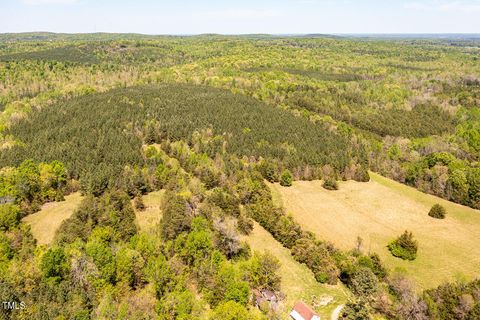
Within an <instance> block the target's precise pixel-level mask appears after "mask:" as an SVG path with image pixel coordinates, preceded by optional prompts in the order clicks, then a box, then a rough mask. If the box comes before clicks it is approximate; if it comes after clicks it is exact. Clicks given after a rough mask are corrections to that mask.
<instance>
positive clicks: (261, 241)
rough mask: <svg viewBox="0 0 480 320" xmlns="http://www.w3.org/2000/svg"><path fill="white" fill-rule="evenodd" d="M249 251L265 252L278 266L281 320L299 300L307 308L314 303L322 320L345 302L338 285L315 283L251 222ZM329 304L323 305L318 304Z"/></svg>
mask: <svg viewBox="0 0 480 320" xmlns="http://www.w3.org/2000/svg"><path fill="white" fill-rule="evenodd" d="M245 240H246V241H247V242H248V244H249V245H250V247H251V248H252V250H254V251H259V252H263V251H268V252H270V253H272V254H273V255H275V256H276V257H277V258H278V259H279V260H280V263H281V267H280V270H279V274H280V275H281V276H282V286H281V291H282V292H283V293H284V294H285V296H286V299H285V301H284V305H283V310H282V311H283V314H284V316H285V319H290V318H289V317H288V314H289V312H290V311H291V308H292V307H293V305H294V304H295V302H297V301H299V300H302V301H304V302H305V303H307V304H309V305H310V306H314V305H315V304H317V307H316V311H317V312H318V313H319V314H320V316H321V317H322V319H330V315H331V313H332V312H333V310H334V309H335V308H336V307H337V306H339V305H340V304H344V303H345V302H346V301H347V299H348V294H347V289H345V288H343V287H342V286H340V285H338V286H328V285H322V284H320V283H318V282H317V281H316V280H315V278H314V276H313V273H312V272H311V271H310V270H309V269H308V268H307V267H306V266H305V265H302V264H300V263H298V262H296V261H295V260H294V259H293V257H292V256H291V255H290V251H289V250H288V249H286V248H284V247H283V246H282V245H281V244H280V243H279V242H277V241H276V240H275V239H274V238H273V237H272V236H271V235H270V233H268V231H266V230H265V229H263V228H262V227H261V226H260V225H259V224H257V223H255V227H254V229H253V232H252V233H251V234H250V235H249V236H248V237H245ZM322 301H323V303H326V302H327V301H329V303H328V304H326V305H323V306H322V305H321V304H322Z"/></svg>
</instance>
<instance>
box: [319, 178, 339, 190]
mask: <svg viewBox="0 0 480 320" xmlns="http://www.w3.org/2000/svg"><path fill="white" fill-rule="evenodd" d="M322 187H324V188H325V189H327V190H338V183H337V180H335V179H333V178H327V179H325V181H324V182H323V185H322Z"/></svg>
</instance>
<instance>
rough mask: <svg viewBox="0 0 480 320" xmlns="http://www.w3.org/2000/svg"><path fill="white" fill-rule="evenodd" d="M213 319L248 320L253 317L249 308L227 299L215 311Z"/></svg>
mask: <svg viewBox="0 0 480 320" xmlns="http://www.w3.org/2000/svg"><path fill="white" fill-rule="evenodd" d="M211 319H212V320H248V319H251V316H250V315H249V313H248V311H247V309H246V308H245V307H244V306H243V305H241V304H239V303H237V302H235V301H227V302H225V303H222V304H220V305H219V306H218V307H217V308H216V309H215V311H214V313H213V316H212V318H211Z"/></svg>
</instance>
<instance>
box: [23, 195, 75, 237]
mask: <svg viewBox="0 0 480 320" xmlns="http://www.w3.org/2000/svg"><path fill="white" fill-rule="evenodd" d="M82 199H83V197H82V196H81V195H80V193H79V192H76V193H73V194H70V195H68V196H66V197H65V201H61V202H50V203H47V204H44V205H43V206H42V209H41V210H40V211H39V212H36V213H34V214H31V215H29V216H26V217H25V218H23V222H25V223H27V224H29V225H30V226H31V228H32V234H33V236H34V237H35V239H37V242H38V244H40V245H42V244H49V243H51V242H52V240H53V238H54V236H55V232H56V231H57V229H58V228H59V227H60V225H61V224H62V222H63V221H64V220H66V219H68V218H70V216H71V215H72V214H73V212H74V211H75V209H76V208H77V207H78V205H79V204H80V202H81V201H82Z"/></svg>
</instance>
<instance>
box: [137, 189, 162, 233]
mask: <svg viewBox="0 0 480 320" xmlns="http://www.w3.org/2000/svg"><path fill="white" fill-rule="evenodd" d="M164 193H165V191H164V190H161V191H155V192H151V193H149V194H146V195H144V196H143V202H144V203H145V210H144V211H139V210H136V209H135V215H136V217H137V223H138V226H139V227H140V230H142V231H148V230H149V229H150V228H152V227H154V226H155V225H156V224H157V223H158V222H160V218H161V217H162V212H161V210H160V204H161V203H162V198H163V194H164Z"/></svg>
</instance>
